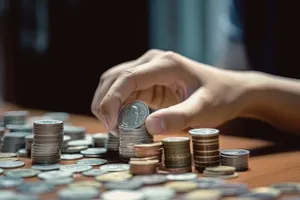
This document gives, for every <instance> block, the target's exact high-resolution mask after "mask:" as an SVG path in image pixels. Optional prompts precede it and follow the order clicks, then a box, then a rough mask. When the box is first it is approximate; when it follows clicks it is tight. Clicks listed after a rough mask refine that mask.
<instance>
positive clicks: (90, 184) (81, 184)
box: [69, 181, 102, 189]
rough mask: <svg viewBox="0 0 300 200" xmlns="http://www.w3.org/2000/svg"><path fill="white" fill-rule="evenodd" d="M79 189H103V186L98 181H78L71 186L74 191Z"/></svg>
mask: <svg viewBox="0 0 300 200" xmlns="http://www.w3.org/2000/svg"><path fill="white" fill-rule="evenodd" d="M78 187H93V188H101V187H102V184H101V183H99V182H96V181H77V182H75V183H72V184H70V185H69V188H73V189H76V188H78Z"/></svg>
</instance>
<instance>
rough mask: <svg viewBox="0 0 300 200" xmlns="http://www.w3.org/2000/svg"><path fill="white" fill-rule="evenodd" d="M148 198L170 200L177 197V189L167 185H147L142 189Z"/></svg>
mask: <svg viewBox="0 0 300 200" xmlns="http://www.w3.org/2000/svg"><path fill="white" fill-rule="evenodd" d="M140 191H141V192H142V193H143V194H144V195H145V196H146V199H147V200H158V199H159V200H169V199H172V198H173V197H175V195H176V191H175V190H173V189H171V188H166V187H145V188H143V189H141V190H140Z"/></svg>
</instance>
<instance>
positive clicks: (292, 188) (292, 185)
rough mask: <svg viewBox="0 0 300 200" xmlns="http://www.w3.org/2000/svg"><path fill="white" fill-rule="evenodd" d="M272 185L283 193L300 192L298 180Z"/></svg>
mask: <svg viewBox="0 0 300 200" xmlns="http://www.w3.org/2000/svg"><path fill="white" fill-rule="evenodd" d="M270 187H272V188H275V189H278V190H280V191H281V192H282V193H300V183H296V182H283V183H276V184H273V185H271V186H270Z"/></svg>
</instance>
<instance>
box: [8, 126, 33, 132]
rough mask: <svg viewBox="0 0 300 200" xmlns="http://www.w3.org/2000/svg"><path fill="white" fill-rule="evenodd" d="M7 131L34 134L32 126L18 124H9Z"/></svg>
mask: <svg viewBox="0 0 300 200" xmlns="http://www.w3.org/2000/svg"><path fill="white" fill-rule="evenodd" d="M6 129H8V130H9V132H29V133H32V126H31V125H30V124H23V125H16V124H8V125H7V126H6Z"/></svg>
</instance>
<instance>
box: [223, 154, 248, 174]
mask: <svg viewBox="0 0 300 200" xmlns="http://www.w3.org/2000/svg"><path fill="white" fill-rule="evenodd" d="M249 154H250V151H248V150H244V149H224V150H221V152H220V160H221V165H227V166H233V167H235V168H236V171H246V170H247V169H248V159H249Z"/></svg>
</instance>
